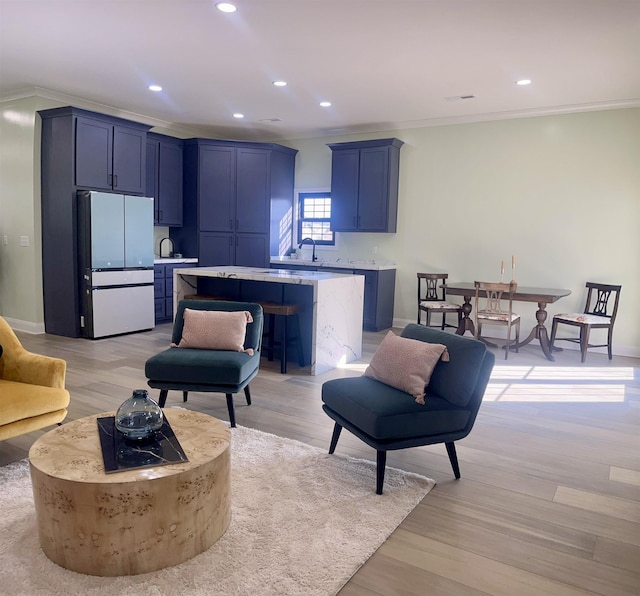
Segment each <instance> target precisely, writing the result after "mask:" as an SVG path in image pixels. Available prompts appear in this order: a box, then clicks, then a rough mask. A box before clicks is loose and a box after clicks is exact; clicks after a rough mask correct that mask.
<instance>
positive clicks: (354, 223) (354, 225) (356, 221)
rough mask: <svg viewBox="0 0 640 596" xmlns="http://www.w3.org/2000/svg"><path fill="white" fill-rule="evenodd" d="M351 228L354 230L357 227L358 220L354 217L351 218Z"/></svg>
mask: <svg viewBox="0 0 640 596" xmlns="http://www.w3.org/2000/svg"><path fill="white" fill-rule="evenodd" d="M353 227H354V228H357V227H358V218H357V217H356V216H355V215H354V216H353Z"/></svg>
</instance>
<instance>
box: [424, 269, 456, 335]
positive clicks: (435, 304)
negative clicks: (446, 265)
mask: <svg viewBox="0 0 640 596" xmlns="http://www.w3.org/2000/svg"><path fill="white" fill-rule="evenodd" d="M448 277H449V274H448V273H418V325H421V324H422V322H421V318H422V316H421V315H422V313H423V312H424V313H426V322H425V326H426V327H440V329H442V330H444V328H445V327H456V328H457V327H458V326H459V325H460V322H461V321H462V306H461V305H460V304H455V303H454V302H448V301H447V291H446V288H444V287H442V286H443V285H444V284H445V283H446V281H447V278H448ZM432 314H441V315H442V323H441V324H440V325H431V315H432ZM449 314H457V316H458V324H457V325H451V324H450V323H447V322H446V318H447V315H449Z"/></svg>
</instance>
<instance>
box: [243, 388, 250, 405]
mask: <svg viewBox="0 0 640 596" xmlns="http://www.w3.org/2000/svg"><path fill="white" fill-rule="evenodd" d="M244 396H245V397H246V398H247V405H248V406H250V405H251V391H249V385H247V386H246V387H245V388H244Z"/></svg>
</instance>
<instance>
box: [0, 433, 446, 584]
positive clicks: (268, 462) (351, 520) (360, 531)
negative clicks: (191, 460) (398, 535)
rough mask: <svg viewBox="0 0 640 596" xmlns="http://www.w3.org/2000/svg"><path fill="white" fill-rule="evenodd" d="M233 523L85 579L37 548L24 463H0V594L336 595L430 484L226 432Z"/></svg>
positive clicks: (300, 446) (273, 439)
mask: <svg viewBox="0 0 640 596" xmlns="http://www.w3.org/2000/svg"><path fill="white" fill-rule="evenodd" d="M231 445H232V447H231V465H232V480H231V489H232V515H233V517H232V521H231V525H230V526H229V529H228V530H227V532H226V533H225V534H224V536H222V538H221V539H220V540H219V541H218V542H217V543H216V544H214V545H213V546H212V547H211V548H210V549H209V550H207V551H206V552H204V553H202V554H200V555H198V556H197V557H194V558H193V559H191V560H189V561H186V562H184V563H181V564H180V565H176V566H175V567H169V568H167V569H163V570H161V571H157V572H154V573H148V574H143V575H134V576H126V577H115V578H114V577H94V576H89V575H82V574H78V573H75V572H72V571H68V570H66V569H63V568H62V567H59V566H58V565H56V564H55V563H53V562H51V561H50V560H49V559H48V558H47V557H46V556H45V555H44V553H43V552H42V550H41V549H40V545H39V542H38V535H37V527H36V522H35V510H34V506H33V496H32V492H31V479H30V476H29V465H28V462H27V460H23V461H21V462H17V463H15V464H11V465H9V466H5V467H2V468H0V512H1V513H0V594H11V595H15V596H17V595H25V596H27V595H28V596H37V595H47V596H50V595H55V594H60V595H65V596H66V595H68V594H74V595H75V594H83V596H84V595H88V594H100V595H104V594H112V595H114V596H116V595H118V596H119V595H129V594H130V595H136V596H139V595H144V594H152V595H172V596H173V595H179V594H195V595H200V594H202V595H205V594H207V595H208V594H216V595H225V596H226V595H228V596H241V595H245V594H246V595H249V594H250V595H251V596H268V595H276V594H277V595H279V596H281V595H295V596H313V595H323V596H326V595H328V594H335V593H337V592H338V591H339V590H340V588H342V586H343V585H344V584H345V583H346V582H347V581H348V580H349V578H350V577H351V576H352V575H353V574H354V573H355V572H356V571H357V570H358V568H359V567H360V566H361V565H362V564H363V563H364V562H365V561H366V560H367V559H368V558H369V557H370V556H371V555H372V554H373V552H374V551H375V550H376V549H377V548H378V547H379V546H380V545H381V544H382V542H384V540H385V539H386V538H387V537H388V536H389V535H390V534H391V532H393V530H394V529H395V528H396V527H397V526H398V525H399V524H400V522H401V521H402V520H403V519H404V518H405V517H406V516H407V514H409V513H410V512H411V510H412V509H413V508H414V507H415V506H416V505H417V504H418V503H419V502H420V500H421V499H422V498H423V497H424V496H425V495H426V494H427V493H428V492H429V491H430V490H431V488H432V487H433V486H434V484H435V483H434V481H433V480H430V479H428V478H424V477H423V476H418V475H415V474H410V473H407V472H402V471H400V470H396V469H394V468H387V472H386V477H385V485H384V494H383V495H376V494H375V464H374V463H373V462H369V461H363V460H358V459H353V458H348V457H343V456H340V455H328V454H327V452H326V450H323V449H319V448H316V447H311V446H309V445H305V444H304V443H300V442H297V441H292V440H290V439H284V438H281V437H277V436H275V435H270V434H267V433H263V432H260V431H257V430H252V429H248V428H243V427H237V428H234V429H232V443H231Z"/></svg>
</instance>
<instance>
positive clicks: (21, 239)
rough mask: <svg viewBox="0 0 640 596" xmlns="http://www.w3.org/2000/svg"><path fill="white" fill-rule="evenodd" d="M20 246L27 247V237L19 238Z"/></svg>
mask: <svg viewBox="0 0 640 596" xmlns="http://www.w3.org/2000/svg"><path fill="white" fill-rule="evenodd" d="M20 246H29V236H20Z"/></svg>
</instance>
